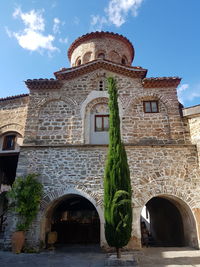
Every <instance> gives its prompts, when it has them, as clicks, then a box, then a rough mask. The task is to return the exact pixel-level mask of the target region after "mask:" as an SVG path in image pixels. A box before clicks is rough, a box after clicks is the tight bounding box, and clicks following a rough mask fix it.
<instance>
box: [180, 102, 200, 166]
mask: <svg viewBox="0 0 200 267" xmlns="http://www.w3.org/2000/svg"><path fill="white" fill-rule="evenodd" d="M183 115H184V117H185V120H187V121H188V124H189V129H190V136H191V142H192V144H195V145H197V149H198V157H199V158H200V105H197V106H194V107H190V108H185V109H184V110H183ZM199 164H200V160H199Z"/></svg>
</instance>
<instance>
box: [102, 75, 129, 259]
mask: <svg viewBox="0 0 200 267" xmlns="http://www.w3.org/2000/svg"><path fill="white" fill-rule="evenodd" d="M108 93H109V111H110V115H109V148H108V155H107V161H106V167H105V174H104V217H105V236H106V240H107V243H108V245H109V246H111V247H115V248H116V251H117V257H118V258H120V257H121V253H120V248H122V247H124V246H126V245H127V244H128V242H129V240H130V237H131V230H132V208H131V183H130V172H129V166H128V162H127V156H126V151H125V148H124V145H123V143H122V141H121V135H120V118H119V108H118V102H117V98H118V93H117V87H116V81H115V79H114V78H112V77H110V78H108Z"/></svg>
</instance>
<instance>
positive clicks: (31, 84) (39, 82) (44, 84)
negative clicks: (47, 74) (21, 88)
mask: <svg viewBox="0 0 200 267" xmlns="http://www.w3.org/2000/svg"><path fill="white" fill-rule="evenodd" d="M25 84H26V86H27V87H28V88H29V89H37V88H38V86H40V88H41V89H60V88H61V86H62V84H61V82H60V81H59V80H57V79H54V78H50V79H42V78H39V79H32V80H31V79H28V80H26V81H25Z"/></svg>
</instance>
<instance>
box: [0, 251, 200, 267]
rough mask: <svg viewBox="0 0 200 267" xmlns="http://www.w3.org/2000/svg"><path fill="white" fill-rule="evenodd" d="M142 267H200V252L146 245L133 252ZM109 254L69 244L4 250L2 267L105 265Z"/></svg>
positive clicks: (1, 258) (88, 266) (82, 266)
mask: <svg viewBox="0 0 200 267" xmlns="http://www.w3.org/2000/svg"><path fill="white" fill-rule="evenodd" d="M133 254H134V256H135V258H136V260H137V261H138V266H139V267H143V266H144V267H145V266H149V267H150V266H151V267H154V266H158V267H161V266H162V267H164V266H169V267H175V266H181V267H184V266H199V267H200V251H199V250H194V249H191V248H187V247H186V248H147V249H146V248H145V249H142V250H141V251H134V252H133ZM106 256H107V255H106V254H105V253H103V252H102V251H101V250H100V249H99V248H98V247H94V246H92V247H91V246H90V247H73V248H69V247H65V248H62V249H59V251H58V250H57V251H50V252H48V251H46V252H41V253H38V254H37V253H34V254H25V253H21V254H19V255H15V254H13V253H11V252H7V251H0V267H18V266H19V267H21V266H22V267H25V266H26V267H37V266H41V267H61V266H62V267H64V266H66V267H79V266H80V267H102V266H104V261H105V259H106Z"/></svg>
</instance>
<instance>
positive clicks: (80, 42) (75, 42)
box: [68, 31, 135, 61]
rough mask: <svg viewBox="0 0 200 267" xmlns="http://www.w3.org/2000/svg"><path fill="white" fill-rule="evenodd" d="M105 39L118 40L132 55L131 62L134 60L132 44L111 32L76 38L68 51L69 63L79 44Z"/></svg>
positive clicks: (93, 33)
mask: <svg viewBox="0 0 200 267" xmlns="http://www.w3.org/2000/svg"><path fill="white" fill-rule="evenodd" d="M105 37H109V38H113V39H116V40H120V41H122V42H123V43H125V44H126V45H127V47H128V48H129V50H130V52H131V55H132V60H133V58H134V53H135V52H134V47H133V45H132V43H131V42H130V41H129V40H128V39H127V38H126V37H124V36H123V35H120V34H118V33H113V32H103V31H102V32H91V33H87V34H85V35H82V36H81V37H79V38H77V39H76V40H75V41H74V42H73V43H72V44H71V46H70V48H69V50H68V58H69V61H71V55H72V53H73V51H74V49H76V48H77V47H78V46H79V45H80V44H82V43H83V42H86V41H88V40H91V39H96V38H105Z"/></svg>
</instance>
